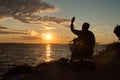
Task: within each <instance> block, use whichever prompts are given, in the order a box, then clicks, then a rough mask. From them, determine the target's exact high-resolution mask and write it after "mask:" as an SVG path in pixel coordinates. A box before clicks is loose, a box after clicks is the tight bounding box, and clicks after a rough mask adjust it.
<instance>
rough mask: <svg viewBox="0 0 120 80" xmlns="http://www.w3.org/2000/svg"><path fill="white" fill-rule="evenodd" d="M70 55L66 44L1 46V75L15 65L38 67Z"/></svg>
mask: <svg viewBox="0 0 120 80" xmlns="http://www.w3.org/2000/svg"><path fill="white" fill-rule="evenodd" d="M97 48H99V49H102V47H100V46H98V47H97ZM70 53H71V52H70V50H69V46H68V45H65V44H59V45H58V44H52V45H51V44H0V75H1V74H3V73H4V72H6V71H7V70H8V69H10V68H12V67H14V66H15V65H22V64H28V65H31V66H36V65H38V64H40V63H42V62H49V61H52V60H58V59H60V58H62V57H65V58H70Z"/></svg>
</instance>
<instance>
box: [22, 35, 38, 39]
mask: <svg viewBox="0 0 120 80" xmlns="http://www.w3.org/2000/svg"><path fill="white" fill-rule="evenodd" d="M21 39H24V40H36V39H40V37H39V36H30V35H28V36H21Z"/></svg>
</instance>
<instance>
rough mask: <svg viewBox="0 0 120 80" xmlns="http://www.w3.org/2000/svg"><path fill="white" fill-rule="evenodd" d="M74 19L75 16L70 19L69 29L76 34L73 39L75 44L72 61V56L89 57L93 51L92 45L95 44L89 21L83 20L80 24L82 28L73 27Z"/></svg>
mask: <svg viewBox="0 0 120 80" xmlns="http://www.w3.org/2000/svg"><path fill="white" fill-rule="evenodd" d="M74 21H75V17H73V18H72V20H71V26H70V27H71V31H72V32H73V33H74V34H75V35H77V38H75V39H74V40H73V42H74V44H75V48H74V49H75V51H74V52H73V53H72V56H71V61H73V57H78V58H81V59H83V58H84V57H87V58H90V57H92V56H93V53H94V45H95V36H94V34H93V33H92V32H91V31H89V30H88V29H89V27H90V25H89V23H87V22H85V23H84V24H83V25H82V30H76V29H74V24H73V23H74Z"/></svg>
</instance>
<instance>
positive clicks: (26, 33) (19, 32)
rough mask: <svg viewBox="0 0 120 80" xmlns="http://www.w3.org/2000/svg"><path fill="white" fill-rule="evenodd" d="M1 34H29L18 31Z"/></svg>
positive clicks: (2, 32)
mask: <svg viewBox="0 0 120 80" xmlns="http://www.w3.org/2000/svg"><path fill="white" fill-rule="evenodd" d="M0 34H27V33H25V32H17V31H1V30H0Z"/></svg>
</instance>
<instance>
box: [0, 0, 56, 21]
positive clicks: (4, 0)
mask: <svg viewBox="0 0 120 80" xmlns="http://www.w3.org/2000/svg"><path fill="white" fill-rule="evenodd" d="M56 10H57V8H56V7H55V6H53V5H51V4H49V3H47V2H44V1H42V0H0V18H4V17H13V18H14V19H17V20H20V21H22V22H25V23H27V22H29V21H30V20H35V19H36V17H35V14H37V13H42V12H54V11H56ZM40 18H41V17H39V19H40Z"/></svg>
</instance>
